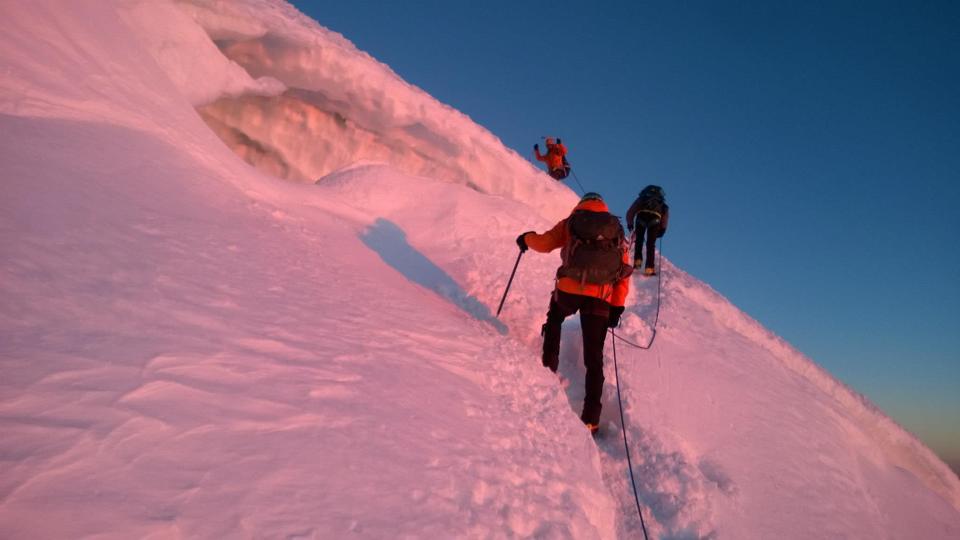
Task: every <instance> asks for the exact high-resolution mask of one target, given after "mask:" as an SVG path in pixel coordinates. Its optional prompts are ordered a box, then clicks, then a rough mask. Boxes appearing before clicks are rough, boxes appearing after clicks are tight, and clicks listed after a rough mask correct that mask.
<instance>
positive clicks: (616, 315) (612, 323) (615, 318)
mask: <svg viewBox="0 0 960 540" xmlns="http://www.w3.org/2000/svg"><path fill="white" fill-rule="evenodd" d="M623 309H624V308H623V306H610V319H609V320H608V321H607V328H616V327H618V326H620V316H621V315H623Z"/></svg>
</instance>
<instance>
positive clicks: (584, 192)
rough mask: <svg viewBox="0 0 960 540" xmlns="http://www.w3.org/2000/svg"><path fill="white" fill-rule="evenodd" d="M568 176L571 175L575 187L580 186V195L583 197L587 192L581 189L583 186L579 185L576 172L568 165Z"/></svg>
mask: <svg viewBox="0 0 960 540" xmlns="http://www.w3.org/2000/svg"><path fill="white" fill-rule="evenodd" d="M568 164H569V163H568ZM570 174H572V175H573V179H574V181H576V182H577V185H578V186H580V195H585V194H586V193H587V190H585V189H583V184H581V183H580V179H579V178H577V172H576V171H574V170H573V165H570Z"/></svg>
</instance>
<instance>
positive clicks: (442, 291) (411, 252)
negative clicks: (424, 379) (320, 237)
mask: <svg viewBox="0 0 960 540" xmlns="http://www.w3.org/2000/svg"><path fill="white" fill-rule="evenodd" d="M360 239H361V240H362V241H363V243H364V244H366V245H367V247H369V248H370V249H372V250H374V251H376V252H377V254H378V255H380V258H381V259H383V261H384V262H385V263H387V264H389V265H390V266H392V267H393V268H394V269H396V270H397V271H398V272H400V273H401V274H403V276H404V277H406V278H407V279H409V280H410V281H412V282H414V283H417V284H419V285H422V286H424V287H426V288H428V289H430V290H432V291H434V292H435V293H437V294H439V295H440V296H442V297H443V298H446V299H447V300H450V301H451V302H453V303H454V304H456V305H457V306H458V307H459V308H460V309H462V310H463V311H465V312H467V314H468V315H470V316H471V317H473V318H474V319H477V320H478V321H482V322H486V323H490V324H491V325H492V326H493V327H494V328H496V329H497V331H498V332H499V333H500V334H506V333H507V326H506V325H505V324H503V323H502V322H500V321H499V320H498V319H497V318H496V317H494V316H493V315H492V314H491V312H490V309H489V308H488V307H487V306H485V305H484V304H482V303H481V302H480V301H479V300H477V299H476V298H474V297H472V296H470V295H468V294H467V293H466V291H464V290H463V289H462V288H461V287H460V285H458V284H457V282H456V281H454V280H453V278H451V277H450V276H449V275H448V274H447V273H446V272H444V271H443V270H442V269H441V268H440V267H439V266H437V265H435V264H433V262H431V261H430V259H428V258H426V257H425V256H423V254H421V253H420V252H419V251H417V250H416V249H414V248H413V246H411V245H410V244H409V243H408V242H407V235H406V234H405V233H404V232H403V230H402V229H400V227H398V226H397V225H396V224H395V223H393V222H391V221H389V220H386V219H383V218H379V219H377V221H376V222H375V223H374V224H373V225H371V226H370V227H369V228H368V229H367V230H366V231H364V233H363V234H362V235H361V236H360Z"/></svg>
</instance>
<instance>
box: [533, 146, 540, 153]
mask: <svg viewBox="0 0 960 540" xmlns="http://www.w3.org/2000/svg"><path fill="white" fill-rule="evenodd" d="M533 149H534V150H536V151H537V152H539V151H540V145H539V144H535V145H533Z"/></svg>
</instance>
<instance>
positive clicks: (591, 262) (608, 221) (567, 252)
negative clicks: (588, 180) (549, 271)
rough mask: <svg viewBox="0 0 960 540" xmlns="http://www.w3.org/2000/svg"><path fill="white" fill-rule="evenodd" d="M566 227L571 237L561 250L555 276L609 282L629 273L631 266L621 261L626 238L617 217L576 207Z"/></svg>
mask: <svg viewBox="0 0 960 540" xmlns="http://www.w3.org/2000/svg"><path fill="white" fill-rule="evenodd" d="M567 230H568V232H569V233H570V234H569V237H570V239H569V240H568V241H567V245H566V246H564V248H563V251H562V252H561V254H562V256H563V264H561V265H560V268H559V269H557V277H558V278H560V277H568V278H573V279H575V280H577V281H579V282H580V283H592V284H595V285H609V284H612V283H616V282H617V281H619V280H621V279H623V278H624V277H627V276H629V275H630V272H631V271H632V270H633V267H632V266H630V265H628V264H624V262H623V250H624V246H625V245H626V241H625V239H624V234H623V227H622V226H621V225H620V219H619V218H617V216H614V215H613V214H610V213H609V212H590V211H588V210H577V211H575V212H574V213H573V214H571V215H570V217H569V218H568V219H567Z"/></svg>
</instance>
